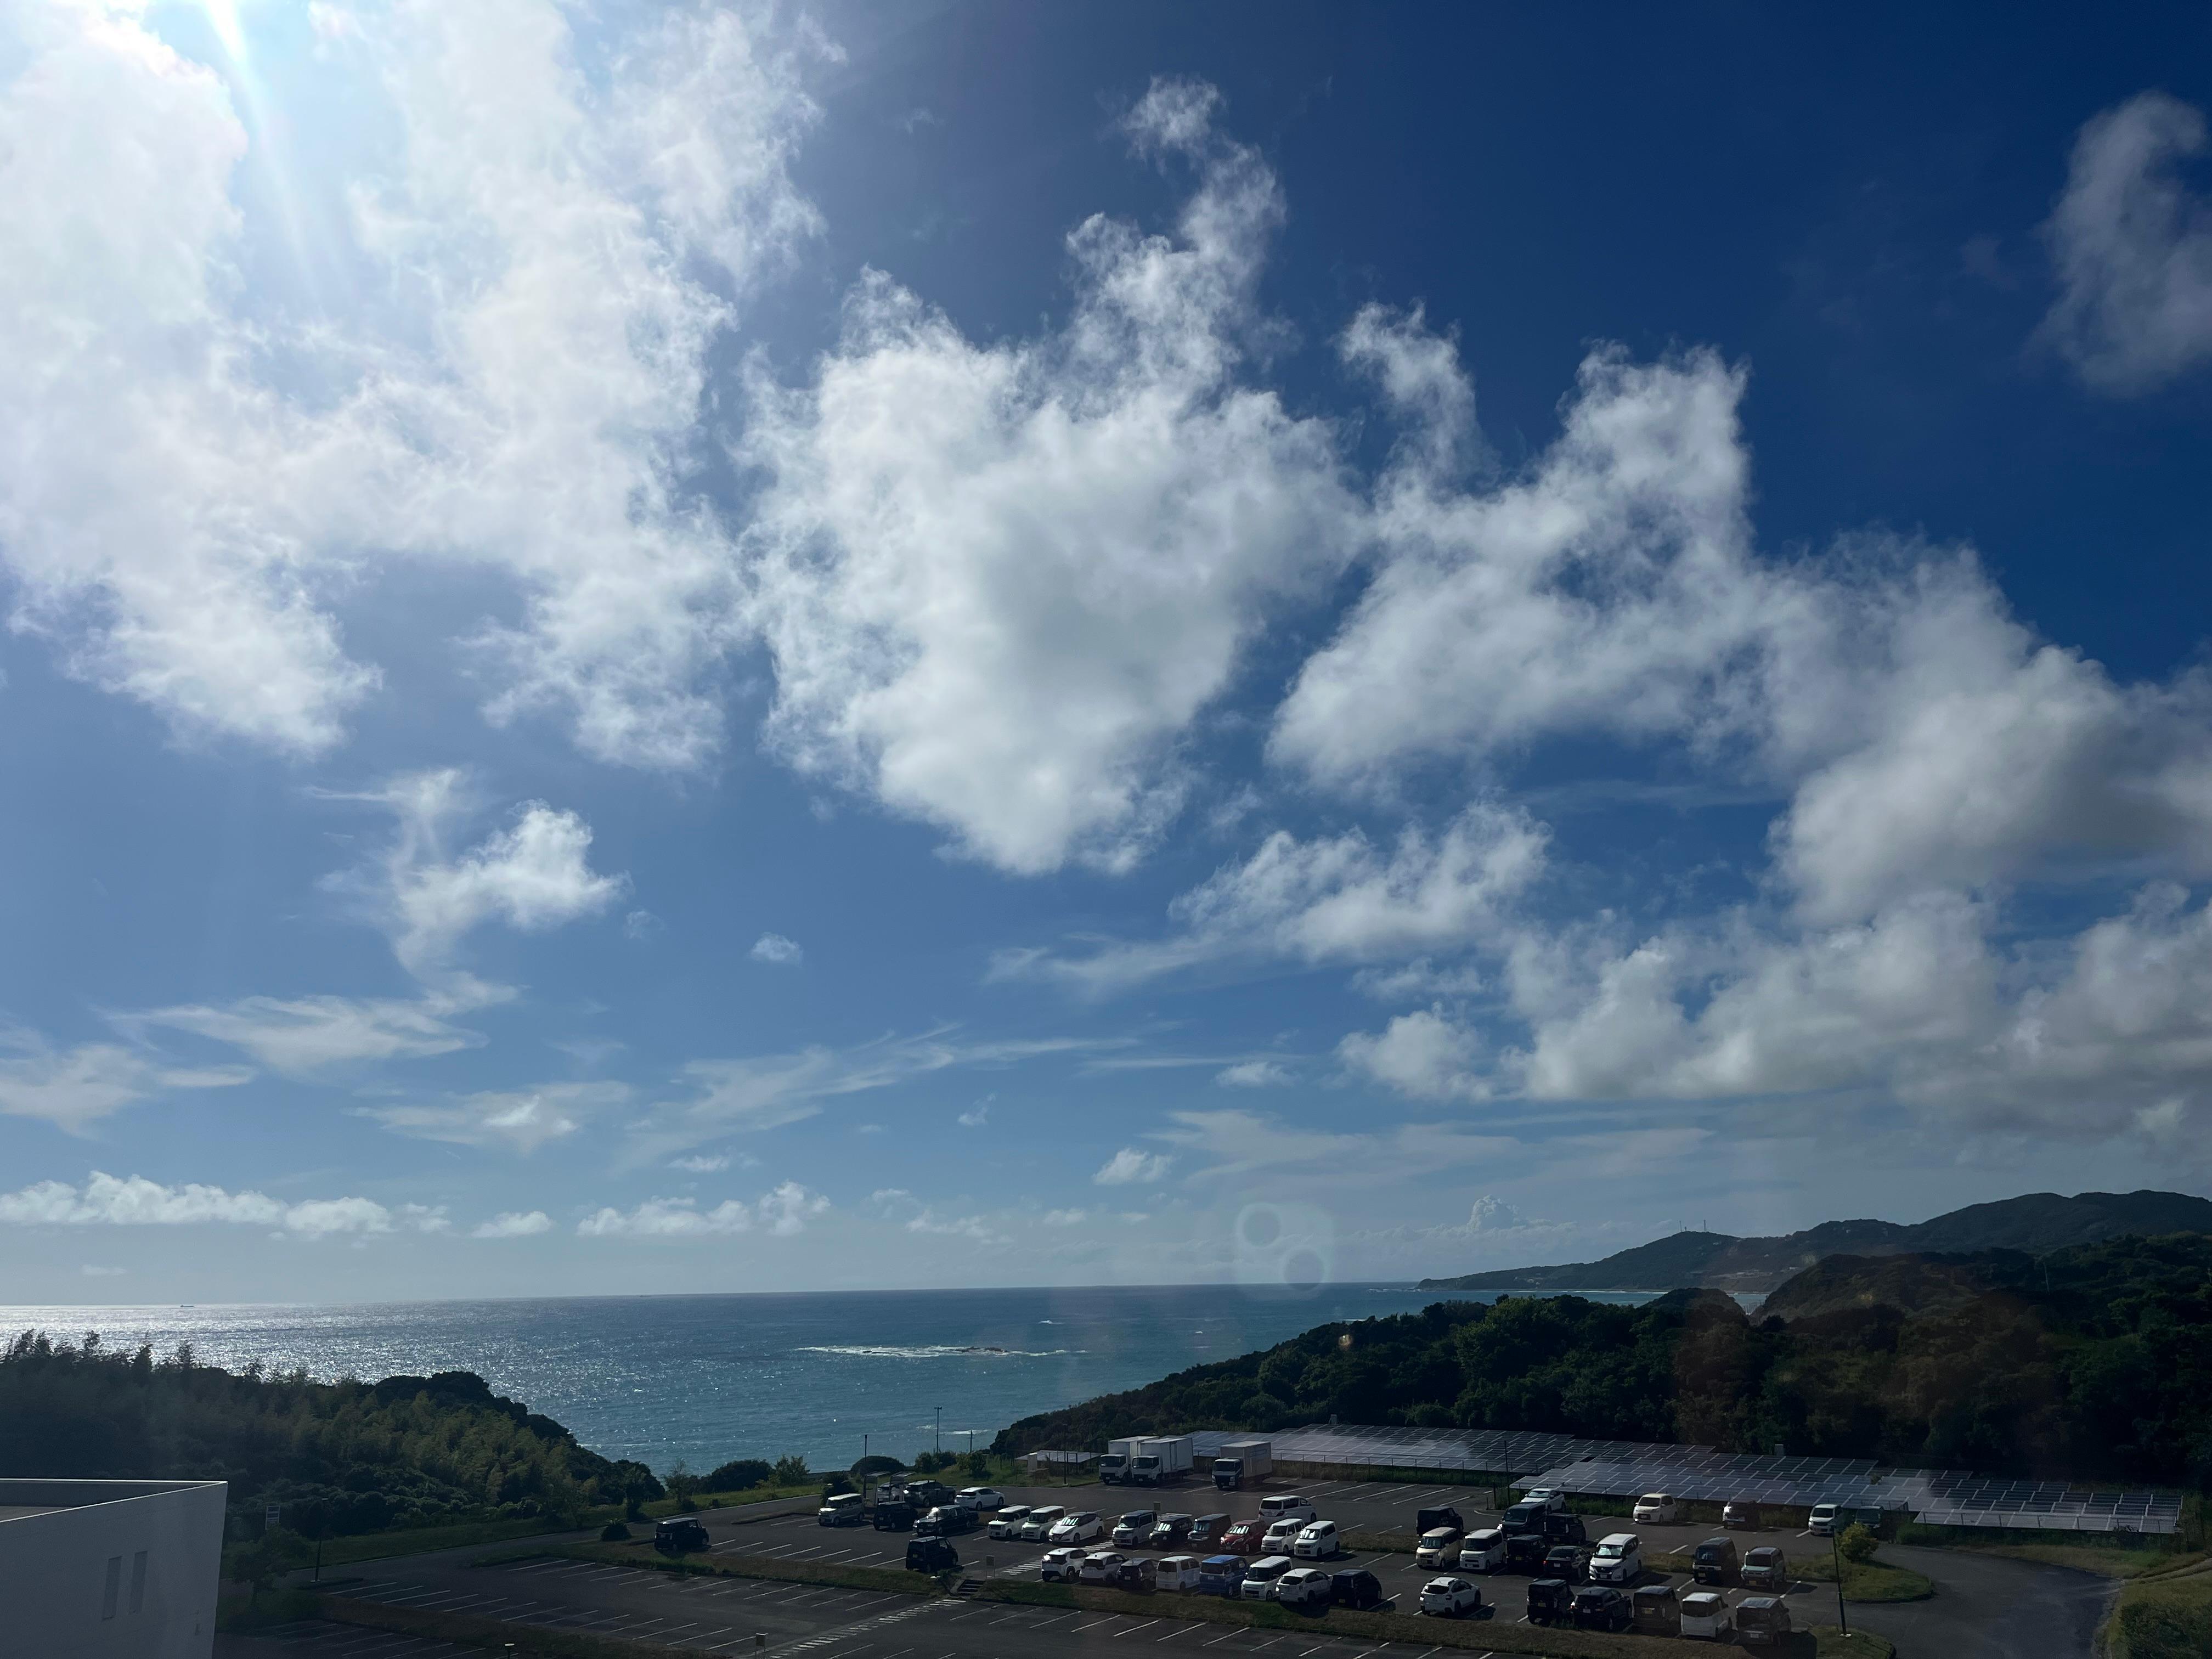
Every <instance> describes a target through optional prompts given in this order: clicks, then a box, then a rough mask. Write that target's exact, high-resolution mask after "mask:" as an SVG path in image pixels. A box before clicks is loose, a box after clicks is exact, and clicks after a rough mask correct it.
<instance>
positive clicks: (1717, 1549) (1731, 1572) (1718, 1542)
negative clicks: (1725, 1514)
mask: <svg viewBox="0 0 2212 1659" xmlns="http://www.w3.org/2000/svg"><path fill="white" fill-rule="evenodd" d="M1742 1568H1743V1564H1742V1562H1741V1560H1740V1559H1738V1558H1737V1556H1736V1553H1735V1539H1733V1538H1708V1539H1707V1540H1705V1542H1704V1543H1702V1544H1700V1545H1699V1546H1698V1547H1697V1548H1695V1549H1694V1550H1692V1551H1691V1552H1690V1577H1692V1579H1694V1580H1696V1581H1697V1582H1698V1583H1700V1584H1733V1583H1736V1582H1737V1578H1736V1575H1737V1574H1738V1573H1739V1572H1741V1571H1742Z"/></svg>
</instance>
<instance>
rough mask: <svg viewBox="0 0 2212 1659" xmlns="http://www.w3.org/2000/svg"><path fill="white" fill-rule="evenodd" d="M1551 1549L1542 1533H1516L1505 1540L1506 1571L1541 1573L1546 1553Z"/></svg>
mask: <svg viewBox="0 0 2212 1659" xmlns="http://www.w3.org/2000/svg"><path fill="white" fill-rule="evenodd" d="M1550 1548H1551V1546H1550V1545H1548V1544H1547V1543H1546V1542H1545V1541H1544V1534H1542V1533H1541V1532H1516V1533H1515V1534H1513V1535H1512V1536H1511V1537H1510V1538H1508V1539H1507V1540H1506V1541H1505V1571H1508V1572H1541V1571H1543V1570H1544V1556H1545V1553H1546V1552H1547V1551H1548V1550H1549V1549H1550Z"/></svg>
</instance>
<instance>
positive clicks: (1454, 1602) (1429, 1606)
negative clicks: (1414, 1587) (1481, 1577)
mask: <svg viewBox="0 0 2212 1659" xmlns="http://www.w3.org/2000/svg"><path fill="white" fill-rule="evenodd" d="M1481 1606H1482V1592H1481V1591H1480V1589H1476V1588H1475V1585H1474V1580H1473V1579H1471V1578H1431V1579H1430V1580H1429V1582H1428V1583H1425V1584H1424V1585H1422V1586H1421V1611H1422V1612H1423V1613H1427V1614H1428V1615H1429V1616H1430V1617H1431V1618H1432V1619H1464V1618H1466V1617H1467V1615H1468V1614H1469V1613H1474V1611H1476V1610H1477V1609H1478V1608H1480V1607H1481Z"/></svg>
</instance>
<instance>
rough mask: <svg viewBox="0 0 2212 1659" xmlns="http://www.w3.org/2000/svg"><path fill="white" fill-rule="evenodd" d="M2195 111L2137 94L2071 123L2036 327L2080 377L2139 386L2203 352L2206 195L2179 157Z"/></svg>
mask: <svg viewBox="0 0 2212 1659" xmlns="http://www.w3.org/2000/svg"><path fill="white" fill-rule="evenodd" d="M2204 153H2205V134H2204V116H2203V112H2201V111H2199V110H2197V109H2195V108H2193V107H2191V106H2190V105H2187V104H2185V103H2183V102H2182V101H2181V100H2179V99H2178V98H2173V97H2171V96H2169V95H2167V94H2165V93H2162V92H2145V93H2139V94H2136V96H2135V97H2133V98H2130V99H2129V100H2127V101H2126V102H2125V103H2124V104H2121V105H2119V106H2117V107H2115V108H2112V109H2109V110H2106V112H2104V113H2103V114H2101V115H2099V116H2097V117H2096V118H2093V120H2091V121H2090V122H2088V124H2087V125H2085V126H2083V127H2082V129H2081V137H2079V138H2078V139H2077V140H2076V141H2075V145H2074V157H2073V162H2072V165H2071V167H2069V169H2068V172H2067V177H2066V188H2065V190H2064V191H2063V193H2062V194H2061V195H2060V196H2059V198H2058V202H2057V206H2056V207H2054V208H2053V209H2052V210H2051V218H2050V221H2049V222H2047V223H2046V224H2045V226H2044V228H2043V232H2044V237H2045V241H2046V242H2047V243H2048V245H2049V246H2050V249H2051V260H2052V263H2053V264H2055V265H2056V266H2057V274H2058V281H2059V287H2060V293H2059V296H2058V299H2057V303H2055V304H2054V305H2053V306H2052V307H2051V314H2050V315H2049V316H2048V317H2047V318H2046V319H2045V320H2044V325H2043V330H2042V337H2043V339H2044V340H2045V342H2047V343H2049V344H2051V345H2052V346H2054V347H2055V348H2056V349H2057V350H2058V351H2059V352H2060V353H2061V354H2062V355H2063V356H2065V358H2066V360H2067V361H2068V362H2069V363H2071V364H2072V365H2073V367H2074V368H2075V372H2076V373H2077V374H2080V375H2081V379H2082V380H2083V381H2084V383H2086V384H2087V386H2090V387H2092V388H2093V389H2094V390H2096V391H2098V392H2106V393H2107V394H2109V395H2112V396H2115V397H2124V396H2128V395H2130V394H2134V393H2138V392H2148V391H2150V390H2152V389H2153V388H2154V387H2156V386H2160V385H2163V384H2164V383H2165V382H2166V381H2168V380H2172V379H2174V378H2175V377H2176V376H2178V375H2180V374H2186V373H2187V372H2188V371H2189V370H2191V369H2192V368H2196V367H2197V366H2198V365H2199V364H2201V363H2203V362H2205V361H2206V360H2207V359H2208V358H2212V198H2208V197H2206V196H2204V195H2203V193H2201V192H2199V191H2194V190H2192V189H2191V188H2190V186H2189V184H2188V182H2187V181H2186V180H2185V179H2184V178H2183V177H2182V167H2183V164H2184V163H2185V162H2188V161H2194V160H2197V158H2200V157H2202V156H2203V155H2204Z"/></svg>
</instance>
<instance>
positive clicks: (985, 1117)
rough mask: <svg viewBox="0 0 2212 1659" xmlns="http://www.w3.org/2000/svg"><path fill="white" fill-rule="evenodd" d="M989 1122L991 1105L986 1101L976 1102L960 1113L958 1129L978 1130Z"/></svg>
mask: <svg viewBox="0 0 2212 1659" xmlns="http://www.w3.org/2000/svg"><path fill="white" fill-rule="evenodd" d="M989 1121H991V1103H990V1102H989V1101H987V1100H979V1101H977V1102H976V1103H975V1104H974V1105H973V1106H971V1107H969V1109H967V1110H966V1111H964V1112H963V1113H961V1114H960V1118H959V1122H960V1127H962V1128H963V1129H980V1128H981V1127H983V1126H984V1125H985V1124H987V1123H988V1122H989Z"/></svg>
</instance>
